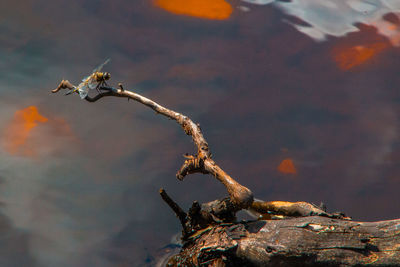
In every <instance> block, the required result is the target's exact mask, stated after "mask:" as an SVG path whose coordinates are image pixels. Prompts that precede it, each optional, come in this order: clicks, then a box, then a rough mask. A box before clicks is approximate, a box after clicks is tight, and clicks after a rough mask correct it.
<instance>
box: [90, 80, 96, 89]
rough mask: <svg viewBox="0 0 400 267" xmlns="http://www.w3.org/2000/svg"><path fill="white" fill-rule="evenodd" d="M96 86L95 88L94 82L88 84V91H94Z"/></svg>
mask: <svg viewBox="0 0 400 267" xmlns="http://www.w3.org/2000/svg"><path fill="white" fill-rule="evenodd" d="M96 86H97V83H96V82H90V83H88V87H89V89H95V88H96Z"/></svg>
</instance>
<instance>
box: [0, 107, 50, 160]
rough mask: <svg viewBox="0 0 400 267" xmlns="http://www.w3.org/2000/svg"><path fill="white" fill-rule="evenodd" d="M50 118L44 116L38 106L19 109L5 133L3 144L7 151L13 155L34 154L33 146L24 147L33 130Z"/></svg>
mask: <svg viewBox="0 0 400 267" xmlns="http://www.w3.org/2000/svg"><path fill="white" fill-rule="evenodd" d="M47 121H48V119H47V118H46V117H44V116H42V115H41V114H40V113H39V112H38V109H37V107H35V106H30V107H27V108H24V109H21V110H18V111H16V112H15V114H14V118H13V119H12V121H11V122H10V123H9V124H8V125H7V127H6V129H5V131H4V134H3V146H4V148H5V150H6V151H7V152H9V153H10V154H12V155H16V154H18V155H22V156H34V155H35V152H34V150H33V148H31V147H24V144H25V143H26V140H27V139H28V137H29V136H30V133H31V131H32V130H33V129H34V128H35V127H37V126H38V125H39V123H45V122H47Z"/></svg>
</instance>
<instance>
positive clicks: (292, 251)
mask: <svg viewBox="0 0 400 267" xmlns="http://www.w3.org/2000/svg"><path fill="white" fill-rule="evenodd" d="M73 88H75V86H74V85H73V84H71V83H70V82H69V81H67V80H62V81H61V82H60V84H59V85H58V87H57V88H56V89H54V90H52V92H53V93H56V92H58V91H60V90H61V89H73ZM99 89H100V90H102V92H99V94H97V95H96V96H94V97H89V96H87V97H86V98H85V100H86V101H88V102H96V101H98V100H100V99H101V98H103V97H108V96H114V97H125V98H128V99H133V100H135V101H137V102H139V103H141V104H143V105H146V106H148V107H149V108H151V109H153V110H154V111H155V112H157V113H159V114H162V115H164V116H166V117H168V118H170V119H172V120H175V121H176V122H177V123H178V124H179V125H180V126H181V127H182V128H183V130H184V132H185V133H186V134H187V135H190V136H191V137H192V140H193V142H194V144H195V145H196V147H197V154H196V155H186V160H185V162H184V164H183V165H182V167H181V168H180V170H179V171H178V173H177V174H176V176H177V178H178V179H180V180H182V179H183V178H184V177H185V176H186V175H188V174H191V173H204V174H211V175H213V176H214V177H215V178H216V179H217V180H219V181H220V182H221V183H223V184H224V186H225V187H226V189H227V191H228V193H229V198H226V199H223V200H215V201H213V202H209V203H204V204H201V205H200V204H199V203H197V202H194V203H193V206H192V208H191V209H190V210H189V212H188V213H187V214H186V213H185V212H184V211H183V210H182V209H181V208H180V207H179V206H178V205H177V204H176V203H175V202H174V201H173V200H172V199H171V198H170V197H169V196H168V195H167V194H166V192H165V191H164V190H161V191H160V194H161V196H162V198H163V199H164V201H165V202H166V203H167V204H168V205H169V206H170V207H171V209H172V210H173V211H174V212H175V214H176V215H177V217H178V218H179V220H180V222H181V224H182V226H183V242H184V245H183V248H182V250H181V252H180V253H179V254H178V255H175V256H173V257H172V258H170V260H169V261H168V266H400V219H398V220H391V221H380V222H371V223H367V222H354V221H351V220H350V218H348V217H345V216H344V215H343V214H341V213H334V214H329V213H327V212H326V211H325V210H324V209H323V208H320V207H317V206H315V205H312V204H310V203H306V202H294V203H292V202H284V201H270V202H263V201H254V198H253V194H252V192H251V190H250V189H248V188H247V187H245V186H243V185H241V184H239V183H238V182H237V181H236V180H235V179H233V178H232V177H231V176H230V175H228V174H227V173H225V172H224V171H223V170H222V169H221V168H220V167H219V166H218V165H217V164H216V163H215V162H214V160H213V159H212V156H211V152H210V150H209V147H208V143H207V142H206V140H205V138H204V136H203V134H202V131H201V129H200V126H199V125H198V124H195V123H194V122H193V121H192V120H191V119H190V118H189V117H186V116H184V115H182V114H180V113H178V112H175V111H173V110H170V109H167V108H165V107H163V106H161V105H159V104H158V103H156V102H154V101H153V100H150V99H148V98H146V97H143V96H141V95H139V94H136V93H134V92H131V91H127V90H124V88H123V87H122V85H121V84H119V88H113V87H104V86H103V87H100V88H99ZM104 91H105V92H104ZM241 209H248V210H251V211H252V212H255V213H257V214H260V215H261V217H260V218H262V219H263V220H259V221H251V222H242V223H237V222H235V214H236V212H237V211H239V210H241ZM315 215H317V216H315ZM296 216H301V217H296ZM272 218H280V220H264V219H272Z"/></svg>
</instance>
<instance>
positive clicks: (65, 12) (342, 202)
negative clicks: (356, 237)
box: [0, 0, 400, 266]
mask: <svg viewBox="0 0 400 267" xmlns="http://www.w3.org/2000/svg"><path fill="white" fill-rule="evenodd" d="M174 1H176V0H170V2H169V3H174ZM162 2H163V1H158V2H152V1H144V0H142V1H134V2H132V1H123V0H116V1H113V2H112V3H111V2H108V1H101V0H96V1H95V0H85V1H79V3H73V2H70V1H64V0H57V1H51V2H50V1H42V0H39V1H29V0H23V1H22V2H21V1H18V3H17V2H13V1H6V2H5V3H1V4H0V10H1V11H0V14H1V18H2V20H1V21H0V32H1V33H2V34H1V35H0V36H1V37H0V58H1V61H0V68H1V71H0V80H1V86H0V96H1V98H0V102H1V104H0V110H1V113H0V138H1V140H0V141H1V145H2V147H1V150H0V159H1V163H0V177H1V185H0V200H1V202H2V208H1V209H2V215H1V218H0V221H1V224H0V240H1V242H0V246H1V251H3V253H2V254H1V255H0V263H1V265H4V266H21V265H26V266H141V265H146V264H147V265H154V264H155V262H157V260H158V259H159V257H160V256H161V255H162V254H163V253H164V252H165V251H167V250H169V249H171V247H165V246H167V245H168V244H170V242H171V239H173V238H174V235H175V234H176V233H178V232H179V231H180V227H179V222H178V220H177V219H176V218H175V216H174V214H173V213H172V212H171V211H170V210H169V209H168V208H167V206H166V205H165V203H163V202H162V200H161V198H160V197H159V195H158V189H159V188H160V187H163V188H165V189H166V190H167V192H168V193H169V194H170V195H171V196H172V197H173V198H174V199H175V200H176V201H177V202H178V203H180V204H181V205H182V207H184V208H188V207H189V206H190V204H191V202H192V201H193V200H199V201H210V200H213V199H216V198H220V197H224V196H225V195H226V192H225V189H224V188H223V186H222V185H220V184H219V183H218V182H217V181H215V180H214V179H213V178H212V177H209V176H204V175H193V176H190V177H188V178H187V179H186V180H185V181H184V182H179V181H177V180H176V178H175V173H176V171H177V170H178V169H179V167H180V166H181V164H182V162H183V157H182V154H184V153H186V152H188V153H193V152H194V151H195V147H194V146H193V144H192V142H191V140H190V138H188V137H187V136H185V135H184V133H183V131H182V130H181V129H180V128H179V127H178V126H177V125H175V124H174V123H173V122H172V121H168V120H167V119H165V118H163V117H161V116H159V115H156V114H154V112H152V111H150V110H149V109H147V108H145V107H143V106H140V105H139V104H137V103H134V102H132V101H129V102H127V101H126V100H124V99H110V98H109V99H104V100H102V101H99V102H97V103H95V104H90V103H87V102H85V101H81V100H80V99H79V97H78V96H69V97H64V96H63V95H62V94H57V95H51V94H50V93H49V90H50V89H52V88H54V87H55V86H56V85H57V84H58V82H59V81H60V80H61V79H63V78H64V79H69V80H70V81H71V82H73V83H74V84H78V83H79V81H80V79H82V78H83V77H84V76H85V75H87V74H90V71H91V70H92V69H93V68H94V67H95V66H96V65H98V64H100V63H101V62H103V61H104V60H105V59H106V58H111V59H112V60H111V62H110V63H109V64H108V65H106V66H105V68H104V70H105V71H109V72H111V75H112V79H111V83H112V84H116V83H117V82H123V84H124V86H125V88H126V89H129V90H133V91H135V92H139V93H141V94H143V95H144V96H147V97H150V98H152V99H154V100H155V101H158V102H159V103H160V104H162V105H165V106H166V107H169V108H171V109H174V110H176V111H178V112H181V113H183V114H185V115H188V116H190V117H191V118H192V119H193V120H194V121H196V122H199V123H200V124H201V126H202V129H203V132H204V134H205V137H206V139H207V141H208V142H209V145H210V148H211V151H212V153H213V155H214V159H215V161H216V162H217V163H218V164H219V165H220V166H221V167H222V168H223V169H224V170H225V171H226V172H228V173H229V174H230V175H231V176H232V177H234V178H235V179H237V180H238V181H239V182H240V183H242V184H244V185H246V186H247V187H249V188H250V189H251V190H253V192H254V194H255V196H256V197H257V198H260V199H264V200H286V201H308V202H313V203H317V204H319V203H320V202H324V203H325V204H326V205H327V207H328V210H330V211H337V210H339V211H343V212H345V213H346V214H348V215H350V216H352V217H353V218H354V219H355V220H365V221H372V220H385V219H394V218H398V217H399V214H400V205H399V201H400V196H399V194H398V189H399V188H400V165H399V161H400V147H399V144H400V143H399V119H398V114H399V107H400V105H399V104H400V93H399V89H398V88H399V86H398V84H400V78H399V75H398V70H399V68H400V60H399V58H400V50H399V48H398V45H399V41H400V31H399V26H400V19H399V14H400V13H399V12H400V6H399V4H397V1H394V0H392V1H389V0H386V1H384V0H380V1H374V2H373V3H371V1H366V0H365V1H356V0H353V1H352V0H348V1H341V3H336V2H337V1H319V0H313V1H301V0H296V1H276V2H273V1H272V3H269V4H267V1H262V0H260V1H250V0H249V2H243V1H228V2H224V1H222V0H221V2H218V1H214V4H215V3H220V4H221V5H219V6H217V7H215V8H214V11H210V10H209V9H207V8H205V10H203V11H202V12H200V13H201V14H198V13H199V12H198V10H199V8H198V7H197V8H196V10H197V11H196V12H198V13H196V14H194V15H196V16H203V17H195V16H189V15H178V14H175V13H173V12H170V11H166V10H164V9H162V8H160V6H162ZM176 2H178V7H179V8H180V11H179V12H181V13H182V12H183V13H184V12H186V13H187V12H189V11H190V10H191V9H190V5H192V4H193V3H194V4H195V2H196V1H192V2H191V1H187V2H186V4H187V5H189V7H184V8H183V9H185V8H186V10H183V11H182V4H179V3H180V2H179V1H176ZM206 2H207V1H206ZM268 2H271V1H268ZM157 3H158V5H157ZM210 5H211V4H210ZM203 8H204V7H203ZM175 9H176V7H175ZM188 10H189V11H188ZM215 10H217V11H215ZM229 10H230V11H229ZM200 11H201V10H200ZM175 12H177V11H176V10H175ZM213 12H216V13H213ZM210 14H212V15H213V16H214V19H213V18H211V19H210V18H209V17H210ZM215 16H217V18H218V16H220V17H219V18H220V19H215ZM224 16H225V17H224ZM205 17H207V18H205ZM28 107H31V108H28Z"/></svg>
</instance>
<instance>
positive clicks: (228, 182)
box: [52, 81, 253, 209]
mask: <svg viewBox="0 0 400 267" xmlns="http://www.w3.org/2000/svg"><path fill="white" fill-rule="evenodd" d="M66 82H68V81H62V82H61V83H60V85H59V86H58V87H57V89H55V90H53V91H52V92H53V93H56V92H58V91H59V90H60V89H61V88H69V87H67V85H68V86H72V87H74V86H73V85H72V84H70V83H69V82H68V83H69V84H66ZM99 89H100V90H103V91H106V92H101V93H99V94H97V95H96V96H94V97H89V96H87V97H86V98H85V100H86V101H88V102H96V101H98V100H100V99H101V98H103V97H107V96H115V97H125V98H128V99H132V100H135V101H137V102H139V103H141V104H143V105H145V106H148V107H149V108H151V109H153V110H154V111H155V112H157V113H159V114H162V115H164V116H166V117H168V118H170V119H172V120H175V121H176V122H177V123H178V124H179V125H180V126H181V127H182V128H183V130H184V132H185V133H186V134H187V135H190V136H191V137H192V140H193V142H194V144H195V145H196V147H197V155H196V156H191V157H190V158H188V159H187V160H186V161H185V163H184V164H183V166H182V167H181V169H180V170H179V171H178V173H177V178H178V179H180V180H182V179H183V178H184V177H185V176H186V175H187V174H190V173H196V172H198V173H205V174H207V173H209V174H212V175H213V176H214V177H215V178H217V180H219V181H220V182H221V183H223V184H224V185H225V187H226V189H227V191H228V193H229V196H230V199H231V201H232V203H233V204H234V205H235V206H236V208H238V209H241V208H248V207H249V206H250V205H251V203H252V202H253V193H252V192H251V191H250V189H248V188H247V187H245V186H243V185H241V184H239V183H238V182H237V181H235V180H234V179H233V178H232V177H230V176H229V175H228V174H227V173H225V172H224V171H223V170H222V169H221V168H220V167H219V166H218V165H217V164H216V163H215V162H214V161H213V160H212V159H211V152H210V150H209V147H208V143H207V141H206V140H205V138H204V136H203V133H202V132H201V129H200V126H199V125H198V124H195V123H194V122H193V121H192V120H191V119H190V118H189V117H187V116H184V115H182V114H181V113H178V112H175V111H173V110H170V109H167V108H165V107H163V106H161V105H159V104H158V103H156V102H154V101H153V100H151V99H148V98H146V97H144V96H141V95H139V94H137V93H134V92H131V91H127V90H124V88H123V87H122V85H121V84H119V89H117V88H113V87H106V86H102V87H100V88H99Z"/></svg>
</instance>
